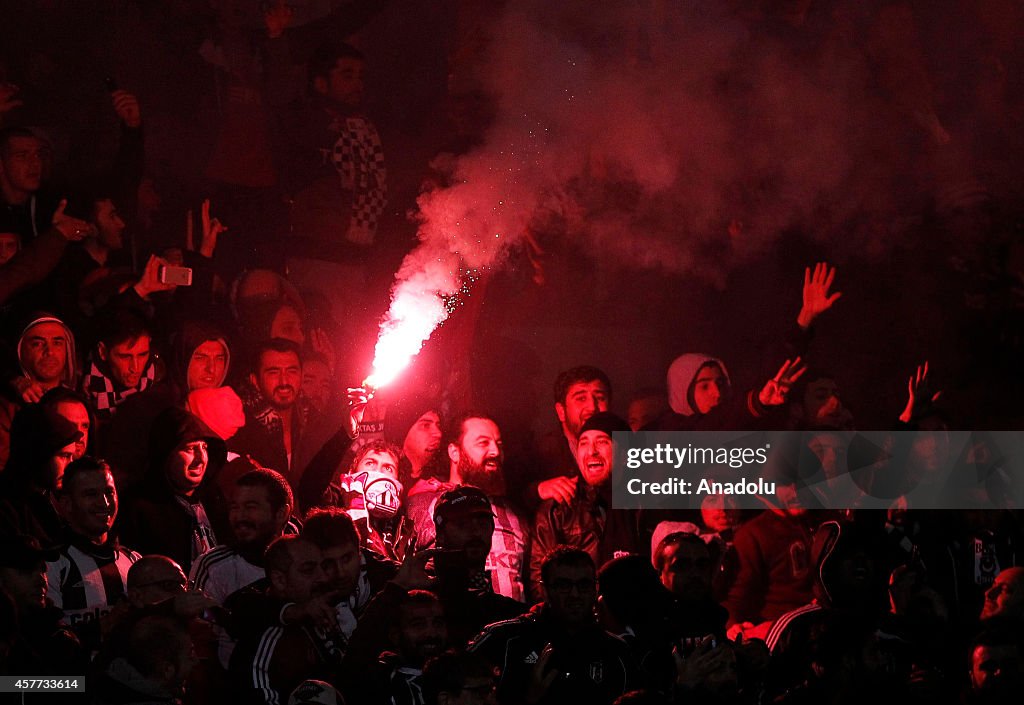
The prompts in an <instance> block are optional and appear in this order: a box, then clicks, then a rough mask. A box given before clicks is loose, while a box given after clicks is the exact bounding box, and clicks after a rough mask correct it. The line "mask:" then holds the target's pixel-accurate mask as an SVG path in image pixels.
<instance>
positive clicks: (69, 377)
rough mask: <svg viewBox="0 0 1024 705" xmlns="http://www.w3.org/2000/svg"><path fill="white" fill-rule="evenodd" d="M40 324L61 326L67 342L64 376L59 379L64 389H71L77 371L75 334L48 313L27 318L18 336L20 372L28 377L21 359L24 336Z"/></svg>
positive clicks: (62, 322)
mask: <svg viewBox="0 0 1024 705" xmlns="http://www.w3.org/2000/svg"><path fill="white" fill-rule="evenodd" d="M40 323H56V324H57V325H59V326H61V327H62V328H63V329H64V334H65V335H66V336H67V340H68V347H67V362H66V363H65V365H64V374H63V376H62V377H61V383H62V384H63V385H64V386H65V387H68V388H69V389H73V388H74V386H75V373H76V371H77V370H76V368H75V367H76V362H75V361H76V360H77V359H78V358H77V357H76V351H75V334H74V333H73V332H72V331H71V329H70V328H68V325H67V324H66V323H65V322H64V321H62V320H60V319H59V318H57V317H56V316H53V315H51V314H49V313H36V314H33V315H32V316H31V317H30V318H29V321H28V324H27V325H26V326H25V327H24V328H22V329H21V335H20V336H18V365H19V366H20V367H21V372H22V374H24V375H25V376H26V377H27V376H29V375H28V371H27V370H26V369H25V363H24V360H23V357H22V354H23V347H22V346H23V345H24V344H25V336H26V335H27V334H28V332H29V330H31V329H32V328H33V327H34V326H37V325H39V324H40Z"/></svg>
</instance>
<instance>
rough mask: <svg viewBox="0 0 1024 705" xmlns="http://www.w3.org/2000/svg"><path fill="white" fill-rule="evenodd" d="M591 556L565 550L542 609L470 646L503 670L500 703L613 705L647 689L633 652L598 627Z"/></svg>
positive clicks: (545, 571) (544, 577)
mask: <svg viewBox="0 0 1024 705" xmlns="http://www.w3.org/2000/svg"><path fill="white" fill-rule="evenodd" d="M596 574H597V571H596V570H595V567H594V561H593V559H592V558H591V557H590V554H589V553H587V552H586V551H584V550H582V549H578V548H571V547H568V546H558V547H556V548H555V549H554V550H553V551H551V552H550V553H549V554H548V555H547V557H546V558H545V559H544V563H543V565H542V567H541V581H542V582H541V587H542V591H543V596H544V602H543V603H542V604H541V605H540V607H539V609H538V608H535V609H533V610H531V611H530V612H529V613H527V614H525V615H523V616H521V617H518V618H516V619H511V620H508V621H506V622H499V623H498V624H492V625H490V626H489V627H487V628H485V629H484V631H483V633H481V634H480V636H478V637H477V638H476V639H474V640H473V641H472V643H470V645H469V650H470V651H471V652H473V653H478V654H480V655H481V656H483V658H484V659H485V660H486V661H487V662H488V663H490V664H492V665H494V666H496V667H503V668H504V671H503V672H502V674H501V678H500V680H499V681H498V693H497V694H498V701H499V702H526V703H531V704H532V705H544V704H547V703H563V702H585V703H594V704H600V703H608V704H609V705H610V703H612V702H614V701H615V699H616V698H617V697H619V696H620V695H622V694H623V693H626V692H629V691H630V690H634V689H636V688H638V687H640V686H641V685H642V683H641V682H640V676H639V671H638V668H637V666H636V664H635V662H634V660H633V658H632V655H631V654H630V652H629V647H628V646H626V643H625V642H624V641H622V640H621V639H618V638H616V637H614V636H612V635H611V634H609V633H608V632H606V631H604V629H602V628H601V627H600V625H599V624H598V622H597V617H596V615H595V609H596V607H597V578H596Z"/></svg>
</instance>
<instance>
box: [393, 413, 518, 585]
mask: <svg viewBox="0 0 1024 705" xmlns="http://www.w3.org/2000/svg"><path fill="white" fill-rule="evenodd" d="M448 435H449V442H448V446H447V450H448V468H449V470H448V482H447V483H445V482H440V481H438V480H436V479H430V480H425V481H420V482H418V483H417V484H416V485H414V486H413V488H412V490H410V492H409V498H408V500H407V505H406V507H407V513H408V516H409V518H410V519H412V521H413V526H414V528H415V530H416V545H417V546H419V547H420V548H428V547H430V546H431V545H433V543H434V542H435V536H436V537H437V543H438V545H441V540H440V532H439V531H438V532H437V533H436V534H435V523H436V519H437V516H438V509H437V507H438V506H440V504H439V501H440V498H441V496H442V495H443V494H444V493H445V492H446V491H448V490H450V489H451V488H453V487H458V486H460V485H471V486H472V487H474V488H477V489H479V490H480V491H481V492H482V493H483V496H484V497H485V498H486V499H487V500H489V501H490V505H491V513H492V516H491V519H490V521H491V524H492V528H491V538H490V541H489V547H490V548H489V552H488V553H487V554H486V555H485V559H486V561H485V564H484V565H483V566H481V568H482V570H483V571H485V573H486V576H485V577H484V578H483V579H484V580H490V582H491V587H492V588H493V590H494V591H495V592H496V593H498V594H499V595H504V596H506V597H511V598H512V599H514V600H518V601H520V602H523V601H525V599H526V590H525V587H524V581H523V557H524V556H525V554H526V542H527V531H526V530H525V529H524V523H523V522H522V520H521V518H520V514H519V512H518V510H517V508H516V507H515V506H514V505H513V504H512V503H511V502H510V501H509V498H508V495H507V491H506V482H505V473H504V463H505V451H504V449H503V446H502V440H501V429H499V428H498V424H497V423H495V421H494V419H492V418H490V417H489V416H486V415H485V414H482V413H477V412H470V413H464V414H462V415H460V416H458V417H456V418H455V420H454V421H453V423H452V425H451V429H450V430H449V434H448ZM446 548H447V546H446Z"/></svg>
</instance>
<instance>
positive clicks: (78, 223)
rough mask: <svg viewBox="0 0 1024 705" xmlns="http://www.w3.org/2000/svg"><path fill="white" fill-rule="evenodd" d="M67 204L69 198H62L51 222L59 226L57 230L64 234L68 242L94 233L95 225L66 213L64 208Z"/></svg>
mask: <svg viewBox="0 0 1024 705" xmlns="http://www.w3.org/2000/svg"><path fill="white" fill-rule="evenodd" d="M67 206H68V202H67V199H64V200H62V201H61V202H60V204H59V205H58V206H57V210H56V211H54V213H53V218H52V220H51V221H50V222H51V223H52V224H53V227H55V228H57V232H59V233H60V234H61V235H63V236H64V239H65V240H67V241H68V242H78V241H79V240H82V239H84V238H86V237H88V236H89V235H90V234H92V232H93V227H92V226H91V225H89V224H88V223H86V222H85V221H84V220H79V219H78V218H73V217H71V216H70V215H66V214H65V213H64V209H65V208H67Z"/></svg>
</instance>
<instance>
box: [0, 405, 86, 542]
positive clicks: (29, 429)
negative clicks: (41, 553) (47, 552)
mask: <svg viewBox="0 0 1024 705" xmlns="http://www.w3.org/2000/svg"><path fill="white" fill-rule="evenodd" d="M81 437H82V434H81V432H79V430H78V429H77V428H75V425H74V424H73V423H71V422H70V421H68V420H67V419H65V418H63V417H61V416H58V415H57V414H56V413H54V412H53V411H51V410H50V409H48V408H47V407H44V406H41V405H39V404H32V405H30V406H26V407H24V408H23V409H21V411H19V412H18V414H17V415H16V416H15V417H14V422H13V423H12V424H11V455H10V457H9V458H8V460H7V465H6V466H5V467H4V472H3V476H2V479H0V497H2V499H0V536H12V535H14V534H28V535H30V536H35V537H36V538H37V539H39V542H40V543H41V544H42V545H43V546H56V545H58V544H59V543H61V542H62V539H63V522H62V521H61V519H60V517H59V515H58V514H57V510H56V508H55V507H54V504H53V498H52V493H53V489H54V488H53V487H49V486H47V485H49V484H50V479H49V478H47V477H46V473H47V471H48V467H49V463H50V460H51V459H52V458H53V456H54V455H55V454H56V453H57V451H59V450H60V449H62V448H64V447H65V446H68V445H70V444H72V443H74V442H75V441H77V440H78V439H80V438H81Z"/></svg>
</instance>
